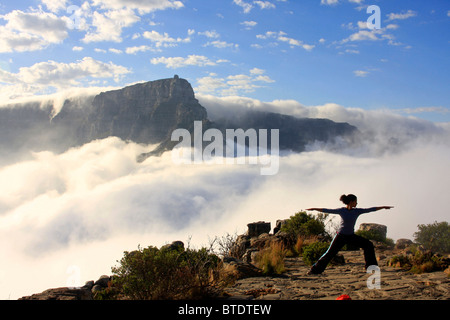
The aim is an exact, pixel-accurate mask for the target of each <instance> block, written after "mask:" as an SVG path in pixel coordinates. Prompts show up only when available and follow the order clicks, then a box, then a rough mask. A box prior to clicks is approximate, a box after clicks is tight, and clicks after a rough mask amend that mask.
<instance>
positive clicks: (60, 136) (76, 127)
mask: <svg viewBox="0 0 450 320" xmlns="http://www.w3.org/2000/svg"><path fill="white" fill-rule="evenodd" d="M54 113H55V111H54V108H53V106H52V105H47V106H45V107H42V106H41V105H40V103H38V102H36V103H29V104H26V105H16V106H13V107H3V108H0V135H1V136H0V148H1V150H2V151H0V152H3V153H6V152H7V150H15V151H17V150H33V151H40V150H52V151H64V150H66V149H68V148H70V147H73V146H79V145H83V144H85V143H87V142H89V141H92V140H95V139H103V138H106V137H109V136H117V137H119V138H121V139H123V140H129V141H133V142H137V143H145V144H158V143H159V144H160V146H159V147H158V148H157V149H156V151H155V152H153V153H151V154H146V155H143V156H142V157H141V158H140V160H143V159H145V158H146V157H147V156H150V155H152V154H160V153H161V152H163V151H166V150H170V149H171V148H173V146H174V145H176V144H177V142H172V141H170V138H171V134H172V132H173V131H174V130H175V129H177V128H184V129H187V130H189V131H190V132H193V127H194V121H202V123H203V130H206V129H208V128H211V127H214V128H217V129H220V130H221V131H222V132H225V129H238V128H242V129H244V130H246V129H249V128H254V129H256V130H258V129H268V130H269V131H270V129H279V130H280V148H281V149H290V150H293V151H303V150H304V148H305V146H306V145H307V144H308V143H311V142H314V141H323V142H327V141H329V140H330V139H334V138H335V137H337V136H351V135H353V134H354V133H355V132H357V129H356V128H355V127H353V126H351V125H349V124H347V123H335V122H333V121H331V120H326V119H299V118H295V117H292V116H287V115H282V114H276V113H268V112H248V113H246V114H245V115H240V116H239V117H233V116H231V117H229V118H227V119H222V120H219V121H216V122H214V123H212V122H210V121H209V120H208V118H207V111H206V109H205V108H204V107H202V106H201V105H200V104H199V102H198V100H197V99H196V98H195V95H194V91H193V89H192V87H191V85H190V84H189V82H188V81H186V80H184V79H180V78H179V77H178V76H175V77H174V78H169V79H162V80H157V81H151V82H146V83H139V84H135V85H132V86H128V87H125V88H122V89H120V90H114V91H108V92H102V93H100V94H98V95H96V96H92V97H85V98H79V99H71V100H66V101H65V102H64V104H63V106H62V109H61V110H60V112H59V113H57V114H56V115H55V114H54ZM0 156H1V154H0Z"/></svg>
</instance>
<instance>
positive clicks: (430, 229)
mask: <svg viewBox="0 0 450 320" xmlns="http://www.w3.org/2000/svg"><path fill="white" fill-rule="evenodd" d="M417 227H418V228H419V231H417V232H415V233H414V238H415V242H417V243H419V244H421V245H422V246H423V247H424V248H426V249H427V250H431V251H433V252H441V253H450V225H449V224H448V222H445V221H444V222H437V221H435V222H434V223H432V224H427V225H425V224H419V225H418V226H417Z"/></svg>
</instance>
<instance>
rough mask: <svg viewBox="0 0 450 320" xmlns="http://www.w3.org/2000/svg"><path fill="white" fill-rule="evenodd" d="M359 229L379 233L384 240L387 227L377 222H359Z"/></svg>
mask: <svg viewBox="0 0 450 320" xmlns="http://www.w3.org/2000/svg"><path fill="white" fill-rule="evenodd" d="M359 230H362V231H374V232H376V233H378V234H380V235H381V236H382V237H383V239H384V240H386V234H387V227H386V226H385V225H383V224H377V223H361V225H360V226H359Z"/></svg>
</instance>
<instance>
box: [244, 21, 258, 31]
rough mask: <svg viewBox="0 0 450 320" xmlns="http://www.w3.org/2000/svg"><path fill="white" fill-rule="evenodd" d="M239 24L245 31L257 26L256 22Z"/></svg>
mask: <svg viewBox="0 0 450 320" xmlns="http://www.w3.org/2000/svg"><path fill="white" fill-rule="evenodd" d="M241 24H242V25H243V26H245V28H246V29H247V30H250V29H251V28H254V27H255V26H256V25H257V24H258V22H256V21H244V22H241Z"/></svg>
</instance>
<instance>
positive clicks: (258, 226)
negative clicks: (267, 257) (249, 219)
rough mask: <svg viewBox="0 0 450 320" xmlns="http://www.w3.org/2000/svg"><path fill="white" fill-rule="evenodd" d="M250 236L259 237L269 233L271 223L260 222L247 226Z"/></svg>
mask: <svg viewBox="0 0 450 320" xmlns="http://www.w3.org/2000/svg"><path fill="white" fill-rule="evenodd" d="M247 227H248V233H247V234H248V236H249V237H250V238H253V237H259V236H260V235H261V234H263V233H269V232H270V230H271V226H270V222H264V221H258V222H253V223H249V224H247Z"/></svg>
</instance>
